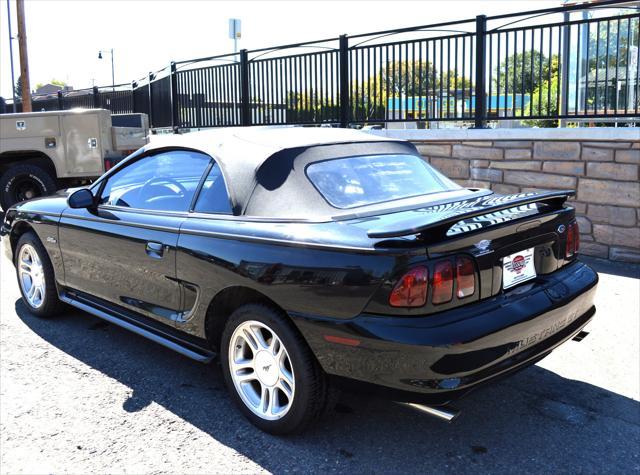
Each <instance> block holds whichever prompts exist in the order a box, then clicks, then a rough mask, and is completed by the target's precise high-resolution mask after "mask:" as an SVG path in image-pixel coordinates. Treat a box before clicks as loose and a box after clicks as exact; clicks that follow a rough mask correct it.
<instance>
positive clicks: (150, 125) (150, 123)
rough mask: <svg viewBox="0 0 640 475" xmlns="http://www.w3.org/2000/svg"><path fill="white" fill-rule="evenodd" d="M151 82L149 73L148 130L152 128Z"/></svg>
mask: <svg viewBox="0 0 640 475" xmlns="http://www.w3.org/2000/svg"><path fill="white" fill-rule="evenodd" d="M152 81H153V73H152V72H149V94H148V95H147V97H148V99H149V128H151V129H152V128H153V101H152V100H151V98H152V96H153V94H152V93H151V82H152Z"/></svg>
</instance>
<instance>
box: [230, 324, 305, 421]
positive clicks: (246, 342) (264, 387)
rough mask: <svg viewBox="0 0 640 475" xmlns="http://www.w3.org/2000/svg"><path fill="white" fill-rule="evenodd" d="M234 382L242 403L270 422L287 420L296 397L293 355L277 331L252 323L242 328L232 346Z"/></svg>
mask: <svg viewBox="0 0 640 475" xmlns="http://www.w3.org/2000/svg"><path fill="white" fill-rule="evenodd" d="M229 365H230V369H231V379H232V380H233V384H234V386H235V388H236V390H237V391H238V394H239V395H240V397H241V398H242V401H243V402H244V403H245V404H246V405H247V407H248V408H249V409H251V410H252V411H253V412H254V413H255V414H256V415H258V416H259V417H261V418H263V419H266V420H274V419H279V418H281V417H283V416H284V415H285V414H286V413H287V412H288V411H289V409H290V408H291V403H292V402H293V398H294V395H295V390H296V387H295V375H294V372H293V368H292V366H291V360H290V358H289V353H288V352H287V349H286V348H285V346H284V344H283V343H282V340H280V338H278V335H277V334H276V332H275V331H273V329H271V328H269V327H268V326H267V325H265V324H264V323H261V322H258V321H255V320H249V321H246V322H243V323H242V324H241V325H239V326H238V327H237V328H236V329H235V331H234V332H233V335H232V337H231V344H230V345H229Z"/></svg>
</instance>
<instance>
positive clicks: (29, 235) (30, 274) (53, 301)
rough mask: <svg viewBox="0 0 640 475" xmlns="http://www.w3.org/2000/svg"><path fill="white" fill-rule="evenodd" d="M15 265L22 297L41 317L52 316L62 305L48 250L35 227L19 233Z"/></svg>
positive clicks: (33, 311)
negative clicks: (35, 231) (33, 229)
mask: <svg viewBox="0 0 640 475" xmlns="http://www.w3.org/2000/svg"><path fill="white" fill-rule="evenodd" d="M14 256H15V261H14V263H15V266H16V274H17V276H18V286H19V287H20V293H21V294H22V300H23V302H24V303H25V305H26V306H27V307H28V308H29V311H30V312H31V313H33V314H35V315H38V316H39V317H51V316H53V315H55V314H57V313H58V312H60V310H61V309H62V308H63V304H62V302H61V301H60V299H59V298H58V290H57V289H56V280H55V274H54V272H53V266H52V265H51V261H50V260H49V255H48V254H47V250H46V249H45V248H44V246H43V245H42V243H41V242H40V239H38V236H37V235H36V234H35V233H34V232H33V231H28V232H26V233H24V234H23V235H22V236H20V239H19V240H18V243H17V244H16V251H15V254H14Z"/></svg>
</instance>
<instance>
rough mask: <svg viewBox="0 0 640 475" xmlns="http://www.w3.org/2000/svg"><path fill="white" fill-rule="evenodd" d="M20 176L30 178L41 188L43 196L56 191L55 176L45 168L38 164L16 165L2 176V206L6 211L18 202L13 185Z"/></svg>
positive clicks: (0, 189)
mask: <svg viewBox="0 0 640 475" xmlns="http://www.w3.org/2000/svg"><path fill="white" fill-rule="evenodd" d="M20 178H28V179H29V180H31V181H33V182H34V183H35V184H36V186H37V187H38V188H39V189H40V193H41V196H45V195H50V194H52V193H53V192H55V191H56V183H55V180H54V179H53V177H52V176H51V175H50V174H49V173H48V172H47V171H45V170H44V169H42V168H40V167H38V166H36V165H14V166H12V167H11V168H9V169H8V170H7V171H5V172H4V173H3V175H2V177H0V206H1V207H2V209H3V210H4V211H6V210H7V209H8V208H9V207H11V206H12V205H14V204H15V203H16V200H15V198H14V196H13V194H14V193H13V190H12V186H14V185H15V183H16V182H17V181H18V180H19V179H20Z"/></svg>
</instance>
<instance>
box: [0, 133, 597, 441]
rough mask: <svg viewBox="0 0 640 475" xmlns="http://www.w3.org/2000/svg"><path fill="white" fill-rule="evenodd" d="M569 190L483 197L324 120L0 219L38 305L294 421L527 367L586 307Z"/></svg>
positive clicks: (170, 149) (452, 390) (222, 145)
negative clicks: (355, 396) (171, 354)
mask: <svg viewBox="0 0 640 475" xmlns="http://www.w3.org/2000/svg"><path fill="white" fill-rule="evenodd" d="M572 193H573V192H572V191H562V192H558V191H556V192H548V193H521V194H515V195H507V196H502V195H496V194H494V193H492V192H491V191H488V190H479V189H466V188H463V187H461V186H458V185H457V184H455V183H454V182H452V181H450V180H449V179H447V178H446V177H445V176H443V175H442V174H440V173H438V172H437V171H436V170H434V169H433V168H432V167H431V166H430V165H429V164H428V163H426V162H425V161H424V160H423V159H422V158H421V157H420V155H419V154H418V152H417V151H416V149H415V147H414V146H413V145H412V144H410V143H407V142H403V141H396V140H389V139H384V138H378V137H375V136H373V135H369V134H365V133H360V132H356V131H349V130H335V129H317V128H316V129H306V128H281V129H260V128H258V129H251V128H249V129H226V130H218V131H211V132H198V133H192V134H187V135H183V136H171V137H168V138H166V139H164V140H161V138H158V140H157V141H155V142H154V143H152V144H151V145H148V146H146V147H144V148H143V149H141V150H139V151H137V152H136V153H134V154H133V155H131V156H130V157H128V158H127V159H126V160H124V161H123V162H121V163H120V164H118V165H117V166H116V167H114V168H113V169H111V170H110V171H109V172H107V173H106V174H105V175H104V176H103V177H101V178H100V179H99V180H97V181H96V182H95V183H93V184H92V185H91V186H90V187H87V188H81V189H75V190H68V191H66V192H61V193H60V194H58V195H55V196H51V197H46V198H39V199H35V200H32V201H27V202H23V203H21V204H18V205H16V206H14V207H13V208H10V209H9V210H8V211H7V213H6V216H5V218H4V223H3V225H2V234H3V235H4V237H3V241H4V244H5V246H6V252H7V253H8V255H9V256H10V258H11V259H12V260H13V262H14V263H15V267H16V272H17V277H18V282H19V287H20V291H21V292H22V297H23V300H24V303H25V304H26V305H27V306H28V308H29V309H30V311H31V312H33V313H34V314H36V315H38V316H41V317H49V316H52V315H54V314H56V313H58V312H59V311H60V310H61V309H62V308H63V306H64V305H72V306H74V307H77V308H79V309H82V310H85V311H87V312H89V313H92V314H94V315H97V316H98V317H100V318H103V319H105V320H107V321H109V322H112V323H113V324H116V325H120V326H122V327H124V328H126V329H129V330H131V331H133V332H135V333H138V334H139V335H142V336H144V337H146V338H149V339H151V340H154V341H156V342H158V343H159V344H161V345H164V346H166V347H168V348H171V349H173V350H175V351H177V352H179V353H181V354H183V355H185V356H187V357H189V358H193V359H195V360H198V361H201V362H209V361H211V359H212V358H213V357H214V356H215V355H216V354H218V355H219V356H220V361H221V364H222V368H223V372H224V377H225V380H226V383H227V386H228V388H229V391H230V393H231V397H232V398H233V399H234V400H235V402H236V403H237V404H238V406H239V408H240V409H241V411H242V412H243V413H244V414H245V415H246V417H248V418H249V419H250V420H251V422H253V423H254V424H255V425H257V426H258V427H260V428H261V429H263V430H266V431H268V432H272V433H278V434H283V433H290V432H295V431H299V430H301V429H302V428H304V427H305V426H307V425H308V423H309V422H311V421H313V420H314V419H316V418H317V417H318V416H320V415H321V414H323V412H324V411H325V409H327V408H328V406H330V402H331V401H332V399H333V397H332V396H333V394H335V389H334V388H337V387H341V386H356V387H359V388H365V389H367V390H370V389H375V390H376V391H380V392H383V393H386V394H387V395H388V397H389V398H391V399H394V400H397V401H405V402H410V403H413V404H417V405H418V407H421V408H423V409H424V410H426V411H427V412H431V413H433V414H436V415H440V416H441V417H443V418H451V417H453V415H454V412H452V410H451V409H449V408H448V404H449V403H450V402H451V401H452V400H455V399H456V398H458V397H460V396H462V395H463V394H465V393H467V392H468V391H469V390H471V389H473V388H475V387H477V386H479V385H480V384H482V383H485V382H488V381H491V380H494V379H495V378H497V377H499V376H502V375H505V374H507V373H509V372H512V371H515V370H518V369H521V368H523V367H525V366H527V365H530V364H532V363H535V362H536V361H538V360H540V359H541V358H543V357H544V356H546V355H547V354H549V353H550V352H551V351H552V350H553V349H554V348H556V347H557V346H558V345H560V344H562V343H563V342H565V341H567V340H569V339H571V338H573V337H575V336H576V335H578V334H579V333H580V332H581V330H582V328H583V327H584V326H585V325H586V324H587V323H588V322H589V321H590V320H591V318H592V317H593V315H594V313H595V307H594V305H593V298H594V293H595V290H596V284H597V281H598V277H597V274H596V273H595V272H594V271H592V270H591V269H590V268H589V267H587V266H586V265H585V264H583V263H581V262H579V261H578V260H577V259H576V253H577V250H578V227H577V225H576V221H575V217H574V210H573V209H572V208H571V207H569V206H567V205H566V204H565V201H566V199H567V197H569V196H570V195H571V194H572Z"/></svg>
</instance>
